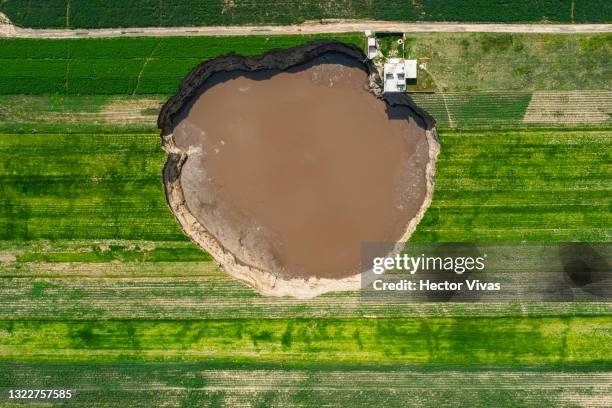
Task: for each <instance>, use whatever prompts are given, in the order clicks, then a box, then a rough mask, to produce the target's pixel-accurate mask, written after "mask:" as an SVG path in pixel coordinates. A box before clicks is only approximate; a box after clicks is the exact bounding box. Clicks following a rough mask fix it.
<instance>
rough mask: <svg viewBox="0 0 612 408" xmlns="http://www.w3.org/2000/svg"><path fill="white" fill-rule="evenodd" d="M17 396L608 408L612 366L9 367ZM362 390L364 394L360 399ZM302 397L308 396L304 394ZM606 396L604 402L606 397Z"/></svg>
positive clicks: (181, 402) (3, 372) (0, 369)
mask: <svg viewBox="0 0 612 408" xmlns="http://www.w3.org/2000/svg"><path fill="white" fill-rule="evenodd" d="M0 383H2V384H6V385H7V386H10V387H11V388H19V387H26V388H35V387H40V386H44V387H45V388H52V387H55V388H64V389H66V388H68V389H70V388H72V389H75V388H76V389H77V391H76V397H75V399H74V400H73V401H71V402H70V405H71V406H79V407H81V406H82V407H92V406H94V407H95V406H104V405H106V406H117V405H121V406H125V405H128V404H129V405H130V406H138V407H140V406H142V407H145V406H151V405H152V404H155V405H156V406H181V407H218V406H232V407H235V406H248V407H262V408H263V407H270V406H274V407H296V406H299V407H321V406H326V405H331V403H330V402H331V401H333V404H334V405H337V406H365V407H373V406H385V407H398V408H403V407H405V406H406V402H409V403H410V404H418V405H419V406H422V407H432V408H439V407H456V406H471V407H491V406H541V405H545V406H579V405H587V404H589V403H590V402H592V401H595V402H597V401H601V400H603V401H602V402H605V395H606V394H609V393H610V391H611V390H610V374H609V372H607V371H606V367H605V366H598V365H596V364H595V365H576V366H574V367H573V368H572V369H567V370H564V369H563V368H560V367H559V366H556V365H552V366H546V365H544V366H525V367H522V368H516V367H511V366H484V367H470V366H467V367H457V366H450V367H448V366H447V367H443V366H401V365H400V366H391V367H389V366H385V367H380V366H378V367H377V366H369V367H364V366H359V367H355V366H346V365H341V364H334V365H328V366H326V365H318V364H311V365H309V366H308V367H304V368H299V369H298V368H292V369H287V368H283V367H279V366H275V365H269V364H244V363H242V364H241V363H234V364H231V363H211V362H204V363H191V362H190V363H184V362H165V363H155V362H130V363H103V364H100V363H26V364H24V363H19V364H15V363H5V364H0ZM356 388H359V390H361V392H359V393H357V392H355V389H356ZM296 390H299V391H298V392H296ZM602 396H603V398H602Z"/></svg>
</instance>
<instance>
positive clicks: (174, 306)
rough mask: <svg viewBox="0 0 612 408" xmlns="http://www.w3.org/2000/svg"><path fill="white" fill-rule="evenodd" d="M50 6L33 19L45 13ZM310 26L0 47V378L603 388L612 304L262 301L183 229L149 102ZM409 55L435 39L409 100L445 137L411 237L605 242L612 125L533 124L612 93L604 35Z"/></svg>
mask: <svg viewBox="0 0 612 408" xmlns="http://www.w3.org/2000/svg"><path fill="white" fill-rule="evenodd" d="M59 3H62V6H65V4H63V2H59ZM59 3H54V2H53V1H51V2H45V3H44V5H43V3H40V5H39V4H38V3H36V5H34V3H31V4H30V6H31V8H30V11H32V14H29V15H28V16H26V17H27V18H30V19H36V18H41V17H40V16H41V14H37V13H35V11H36V8H37V7H47V9H48V11H49V12H48V13H47V14H46V16H47V17H44V18H49V19H53V18H55V17H54V16H57V15H60V14H57V13H55V14H54V11H53V10H51V9H52V8H53V7H54V4H59ZM72 3H73V6H74V7H72V8H71V10H73V11H72V12H71V13H74V14H71V15H70V22H71V24H80V23H79V18H85V17H86V16H83V15H81V17H79V12H80V11H79V2H74V0H73V2H72ZM7 4H8V6H6V5H7ZM16 4H18V2H14V1H9V2H8V3H7V2H5V3H3V4H2V6H0V9H2V8H3V7H13V6H15V5H16ZM21 4H25V3H21ZM81 4H83V3H81ZM427 4H430V3H427ZM427 4H425V5H427ZM593 4H595V3H593ZM584 7H591V5H590V3H589V4H587V3H583V2H580V1H577V2H576V19H579V18H584V17H581V16H582V15H581V14H580V13H584V11H583V10H584ZM593 7H594V6H593ZM451 8H452V7H451ZM81 10H83V9H81ZM177 10H178V9H177ZM538 10H539V9H538V8H537V7H536V8H533V9H530V10H529V12H533V13H536V12H539V11H538ZM558 10H560V11H559V13H565V11H564V10H563V9H561V8H559V9H558ZM64 11H65V10H64ZM140 11H141V13H140V14H141V15H142V16H144V17H142V16H140V15H139V17H142V18H146V16H147V12H148V11H147V9H146V7H145V8H142V9H141V10H140ZM518 12H523V11H522V10H519V11H518ZM99 14H101V13H99ZM193 14H194V15H195V18H197V17H198V16H199V14H198V10H196V11H195V12H194V13H193ZM108 15H110V16H112V13H109V14H108ZM185 15H187V16H190V15H189V14H185ZM36 16H38V17H36ZM62 16H63V17H62V18H64V19H65V15H62ZM512 16H513V15H512V14H511V15H510V17H508V18H513V17H512ZM120 17H121V18H132V17H135V15H134V14H130V13H129V10H127V9H126V10H125V13H124V15H122V16H120ZM224 18H227V16H225V17H224ZM288 18H291V16H288ZM39 21H40V22H41V24H42V23H44V22H43V21H42V20H39ZM81 21H84V20H81ZM99 21H102V22H103V21H106V20H102V19H101V20H99ZM116 21H120V20H119V19H118V20H116ZM142 21H144V20H142ZM173 21H177V20H173ZM162 24H163V21H162ZM309 38H311V37H271V38H269V39H267V38H265V37H230V38H205V37H201V38H192V39H191V38H190V39H185V38H168V39H162V40H160V39H155V38H147V39H138V38H131V39H116V40H70V41H67V40H58V41H38V40H0V47H1V48H2V59H1V60H0V65H1V66H2V68H3V69H2V70H0V71H1V72H0V93H5V94H7V95H6V96H5V97H3V98H0V99H2V100H0V157H2V159H3V160H0V361H1V362H0V388H2V389H7V388H24V387H25V388H40V387H42V386H46V387H51V386H53V387H54V388H75V389H77V394H76V395H77V399H75V400H74V401H73V402H71V403H73V404H74V405H75V406H92V405H96V404H100V403H105V404H114V405H117V404H119V405H121V404H123V405H125V404H128V405H131V406H147V405H151V404H152V403H153V402H154V403H156V404H157V405H168V406H176V405H182V406H207V405H209V406H219V405H226V406H236V405H240V404H245V405H246V404H249V405H252V406H257V405H260V406H321V405H324V404H325V403H329V401H334V402H336V403H338V404H340V405H356V406H390V407H391V406H405V405H406V404H407V403H414V404H419V405H423V406H427V405H429V406H436V407H438V406H449V405H451V404H453V403H455V405H457V404H456V402H459V403H461V402H463V405H470V406H524V405H542V404H544V405H550V406H567V405H587V404H588V403H590V402H592V401H604V400H605V399H606V398H607V395H609V391H610V389H609V386H608V384H609V383H610V375H609V373H610V361H611V357H612V356H611V355H610V352H609V347H607V346H608V344H609V342H610V333H612V319H611V316H612V304H611V303H609V302H608V303H596V302H591V303H580V302H573V303H561V302H520V301H517V302H510V303H498V304H496V303H488V304H481V303H413V304H402V303H393V302H385V303H376V302H363V301H361V299H360V296H359V293H356V292H352V293H332V294H328V295H324V296H321V297H318V298H316V299H312V300H297V299H287V298H282V299H278V298H266V297H262V296H260V295H258V294H257V293H255V292H254V291H253V290H252V289H250V288H249V287H247V286H245V285H243V284H241V283H238V282H236V281H234V280H231V279H229V278H228V276H227V275H226V274H225V273H224V272H222V271H221V270H219V268H218V267H217V266H216V265H215V263H214V262H212V261H211V259H210V256H209V255H208V254H206V253H204V252H202V251H200V250H199V249H198V248H197V247H195V245H194V244H193V243H191V242H190V241H189V240H187V239H186V237H185V236H184V235H183V234H182V232H181V231H180V229H179V227H178V225H177V223H176V221H175V220H174V217H173V216H172V214H171V213H170V211H169V210H168V208H167V207H166V204H165V201H164V195H163V188H162V184H161V168H162V166H163V162H164V158H165V153H164V152H163V151H162V150H161V149H160V146H159V133H158V131H157V130H156V129H155V124H154V119H155V115H156V112H157V109H158V106H159V103H160V102H161V101H163V100H165V98H167V96H168V95H169V94H171V93H173V92H174V90H175V89H176V86H177V84H178V82H179V80H180V79H181V78H182V76H183V75H184V74H185V73H186V72H187V71H188V70H189V69H191V68H192V67H193V66H194V65H195V64H197V63H198V62H200V61H201V60H202V59H204V58H208V57H211V56H215V55H219V54H223V53H226V52H228V51H231V50H234V51H237V52H240V53H246V52H249V53H253V54H257V53H260V52H262V51H264V50H266V49H269V48H274V47H283V46H291V45H294V44H297V43H300V42H302V41H306V40H307V39H309ZM339 38H342V39H345V40H346V41H349V42H354V43H356V44H361V42H362V37H361V35H358V34H351V35H347V36H341V37H339ZM408 44H409V46H410V47H412V48H410V49H411V50H412V51H411V52H415V53H417V52H418V53H423V54H425V51H432V52H433V53H432V55H433V57H432V60H431V61H430V62H428V63H427V64H428V70H429V71H430V72H431V74H433V77H435V78H436V80H437V83H436V84H432V83H430V84H429V86H434V85H435V86H436V87H438V88H437V89H436V90H437V93H436V94H434V95H428V94H419V95H416V96H415V99H417V101H418V102H419V104H421V105H423V106H425V107H426V108H427V109H428V110H429V111H431V112H432V113H433V114H434V116H435V117H436V118H437V119H438V120H439V123H440V124H441V129H440V133H441V137H442V153H441V156H440V159H439V161H438V165H437V167H438V173H437V176H436V183H437V185H436V191H435V195H434V200H433V202H432V206H431V208H430V209H429V210H428V212H427V213H426V216H425V218H424V220H423V221H422V223H421V224H420V225H419V226H418V228H417V232H416V234H415V236H414V240H416V241H420V242H428V241H441V242H442V241H468V242H469V241H472V242H519V241H529V242H532V241H538V242H563V241H587V242H601V241H603V242H605V241H610V238H611V237H612V228H611V226H612V216H611V214H612V201H611V200H610V198H609V190H610V188H611V187H612V185H611V181H610V177H609V172H610V165H609V164H610V162H612V160H611V159H612V156H611V154H610V151H611V149H610V147H611V146H610V145H611V144H612V133H611V132H610V126H609V125H610V122H609V120H608V121H607V122H605V121H604V122H597V121H595V122H593V123H590V127H583V128H580V127H577V126H570V125H567V126H566V124H564V123H560V124H558V127H556V128H550V129H546V128H540V129H532V127H534V126H545V125H546V123H543V124H539V125H538V124H537V123H535V124H534V123H533V122H531V123H523V118H524V117H525V114H526V113H527V111H528V110H529V109H530V108H529V106H530V104H531V102H532V100H533V98H534V95H535V93H537V92H539V91H542V90H547V91H554V92H559V91H573V90H584V91H585V92H594V91H595V90H602V89H603V90H606V89H607V90H610V88H609V86H608V82H609V81H608V79H609V78H608V74H607V71H606V70H605V68H606V67H607V65H606V63H607V59H608V56H609V53H610V46H609V35H571V36H540V35H525V36H523V35H515V36H510V37H508V36H507V35H505V34H499V35H489V34H455V35H442V34H440V35H438V34H431V35H421V34H418V35H414V36H413V37H412V40H411V38H410V37H409V39H408ZM178 45H180V47H179V46H178ZM416 56H419V55H416ZM466 56H467V57H466ZM145 60H148V61H149V62H148V63H147V64H146V66H145V63H144V61H145ZM447 64H448V67H447ZM421 74H422V73H420V74H419V75H421ZM139 76H140V81H139V80H138V77H139ZM513 77H514V78H515V79H514V80H513V79H512V78H513ZM422 78H427V77H426V76H422ZM425 85H427V82H426V81H425ZM474 90H476V91H477V92H474ZM442 92H443V93H442ZM20 93H27V94H28V95H19V94H20ZM134 93H135V94H136V95H135V96H132V94H134ZM99 94H105V95H99ZM559 95H560V96H559V98H561V99H563V98H564V97H565V96H564V94H559ZM589 95H590V94H589ZM155 104H157V105H155ZM597 108H598V109H599V108H600V109H602V111H603V112H605V109H606V107H605V105H601V104H600V105H598V106H597ZM585 109H586V108H585ZM589 109H590V108H589ZM586 110H588V109H586ZM126 112H127V113H126ZM118 113H126V117H128V116H129V117H132V116H136V117H138V119H137V120H133V119H126V120H125V121H123V120H122V121H117V120H116V118H117V114H118ZM568 123H570V124H571V123H573V122H572V121H569V122H568ZM593 125H595V126H593ZM564 126H566V127H564ZM581 126H585V124H582V125H581ZM483 127H487V128H490V129H483ZM519 127H521V128H520V129H519ZM455 128H458V129H455ZM2 398H3V397H2V396H0V406H4V405H6V404H5V400H3V399H2Z"/></svg>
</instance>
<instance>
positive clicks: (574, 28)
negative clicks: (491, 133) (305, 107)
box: [0, 20, 612, 38]
mask: <svg viewBox="0 0 612 408" xmlns="http://www.w3.org/2000/svg"><path fill="white" fill-rule="evenodd" d="M366 30H370V31H396V32H491V33H551V34H554V33H557V34H559V33H566V34H570V33H607V32H612V24H460V23H409V22H392V21H361V20H333V21H323V22H307V23H304V24H300V25H285V26H273V25H266V26H205V27H147V28H101V29H31V28H20V27H15V26H12V25H8V24H1V23H0V37H19V38H85V37H92V38H93V37H165V36H168V37H171V36H222V35H287V34H319V33H343V32H357V31H366Z"/></svg>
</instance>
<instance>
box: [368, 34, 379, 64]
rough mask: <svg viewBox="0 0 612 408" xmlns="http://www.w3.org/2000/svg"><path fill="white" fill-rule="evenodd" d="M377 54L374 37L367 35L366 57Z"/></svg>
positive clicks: (372, 56)
mask: <svg viewBox="0 0 612 408" xmlns="http://www.w3.org/2000/svg"><path fill="white" fill-rule="evenodd" d="M377 55H378V44H377V43H376V38H375V37H368V58H369V59H373V58H376V56H377Z"/></svg>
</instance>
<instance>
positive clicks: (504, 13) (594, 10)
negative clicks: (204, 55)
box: [0, 0, 612, 28]
mask: <svg viewBox="0 0 612 408" xmlns="http://www.w3.org/2000/svg"><path fill="white" fill-rule="evenodd" d="M0 11H2V12H3V13H5V14H6V15H7V16H8V17H9V18H10V19H11V20H12V21H13V23H15V24H17V25H21V26H28V27H70V28H96V27H146V26H194V25H240V24H294V23H301V22H304V21H306V20H320V19H330V18H331V19H337V18H341V19H347V18H349V19H377V20H393V21H397V20H399V21H465V22H561V23H573V22H579V23H585V22H609V21H610V19H611V18H612V10H611V9H610V6H609V3H608V2H606V1H603V0H594V1H586V0H577V1H575V2H572V1H570V0H548V1H546V0H538V1H528V0H517V1H507V0H506V1H499V2H495V3H493V4H491V2H487V1H484V0H476V1H471V2H470V3H468V4H466V3H465V2H464V1H461V0H447V1H445V2H444V4H443V5H442V4H441V3H440V2H439V1H436V0H423V1H420V2H419V3H415V4H413V5H410V6H407V5H406V3H405V2H402V1H401V0H388V1H382V0H373V1H366V0H355V1H351V2H346V1H340V0H336V1H327V2H326V1H321V0H309V1H298V0H289V1H284V2H282V3H274V2H270V1H267V2H266V1H263V2H257V3H253V2H235V3H234V2H232V3H228V2H223V1H221V0H205V1H195V0H166V1H164V2H162V3H159V2H158V1H157V0H140V1H138V2H136V1H129V2H125V3H122V4H121V5H118V4H109V3H108V2H104V1H102V0H70V1H68V0H48V1H45V2H44V3H40V2H32V1H29V0H5V1H4V2H3V3H2V5H1V6H0Z"/></svg>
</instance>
